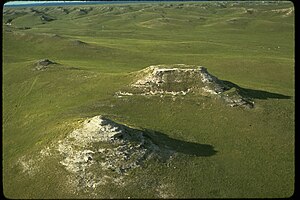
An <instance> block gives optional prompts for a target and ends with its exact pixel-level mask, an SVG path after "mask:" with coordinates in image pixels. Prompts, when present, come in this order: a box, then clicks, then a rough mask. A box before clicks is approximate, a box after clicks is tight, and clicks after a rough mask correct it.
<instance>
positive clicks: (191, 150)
mask: <svg viewBox="0 0 300 200" xmlns="http://www.w3.org/2000/svg"><path fill="white" fill-rule="evenodd" d="M144 131H145V132H146V133H147V134H145V136H146V137H149V138H150V139H151V140H152V142H153V143H155V144H156V145H158V146H160V147H166V146H167V147H169V148H170V149H171V150H174V151H175V152H178V153H182V154H186V155H191V156H205V157H207V156H213V155H215V154H216V153H217V151H216V150H214V147H213V146H212V145H209V144H199V143H195V142H187V141H183V140H178V139H174V138H170V137H169V136H168V135H166V134H164V133H161V132H158V131H153V130H144Z"/></svg>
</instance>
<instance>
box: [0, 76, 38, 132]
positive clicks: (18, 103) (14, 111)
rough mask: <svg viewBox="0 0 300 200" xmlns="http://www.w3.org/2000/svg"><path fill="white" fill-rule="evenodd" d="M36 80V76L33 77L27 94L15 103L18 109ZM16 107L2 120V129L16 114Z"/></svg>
mask: <svg viewBox="0 0 300 200" xmlns="http://www.w3.org/2000/svg"><path fill="white" fill-rule="evenodd" d="M37 79H38V76H37V77H35V79H34V80H33V82H32V84H31V86H30V88H29V90H28V92H26V94H25V95H24V96H22V97H21V98H20V99H19V102H17V105H18V107H20V105H21V104H22V102H23V100H24V98H25V97H26V96H27V95H28V94H29V93H30V92H31V90H32V89H33V87H34V85H35V83H36V81H37ZM18 107H14V108H13V112H12V114H11V115H10V116H8V117H7V118H6V119H3V121H2V122H3V127H4V126H5V124H6V123H7V122H8V121H9V120H10V119H11V118H12V117H13V116H14V115H15V114H16V113H17V112H18Z"/></svg>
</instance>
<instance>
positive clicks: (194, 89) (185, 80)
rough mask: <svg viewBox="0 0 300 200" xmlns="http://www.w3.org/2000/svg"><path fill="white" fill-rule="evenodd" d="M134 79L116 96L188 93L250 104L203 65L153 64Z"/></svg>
mask: <svg viewBox="0 0 300 200" xmlns="http://www.w3.org/2000/svg"><path fill="white" fill-rule="evenodd" d="M137 77H138V79H137V80H136V81H135V82H134V83H132V84H131V85H130V88H129V89H128V91H126V92H124V91H118V92H117V93H116V96H118V97H125V96H132V95H143V96H153V95H159V96H161V97H163V96H165V95H171V96H185V95H187V94H189V93H194V94H200V95H205V96H214V97H218V98H221V99H222V100H223V101H224V102H225V103H226V104H228V105H229V106H232V107H235V106H242V107H249V108H251V107H253V102H252V101H250V99H248V98H246V97H244V96H242V95H241V93H240V90H238V89H236V88H235V89H232V88H233V86H231V85H228V84H226V83H225V82H226V81H225V82H224V81H222V80H219V79H218V78H217V77H215V76H213V75H212V74H210V73H209V72H208V70H207V68H205V67H202V66H198V67H196V66H191V65H184V64H177V65H172V66H166V65H157V66H150V67H148V68H146V69H144V70H141V71H139V72H138V74H137Z"/></svg>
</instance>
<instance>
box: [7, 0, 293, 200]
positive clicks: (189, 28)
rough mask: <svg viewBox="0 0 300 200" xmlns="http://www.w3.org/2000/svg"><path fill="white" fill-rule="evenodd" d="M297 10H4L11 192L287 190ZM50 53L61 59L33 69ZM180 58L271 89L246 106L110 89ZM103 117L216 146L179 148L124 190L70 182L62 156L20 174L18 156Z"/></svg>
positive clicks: (201, 6)
mask: <svg viewBox="0 0 300 200" xmlns="http://www.w3.org/2000/svg"><path fill="white" fill-rule="evenodd" d="M290 8H292V9H293V4H292V3H291V2H279V3H274V2H273V3H265V4H263V3H262V2H256V3H249V2H239V3H237V2H228V3H224V4H223V3H215V2H197V3H195V2H190V3H184V2H177V3H159V2H158V3H147V4H128V5H95V6H92V5H88V6H63V7H61V8H59V7H57V6H54V7H32V8H29V7H24V8H4V10H3V63H2V64H3V68H2V72H3V86H2V93H3V121H2V122H3V126H2V130H3V135H2V139H3V140H2V141H3V142H2V146H3V147H2V148H3V154H2V156H3V161H2V164H3V189H4V194H5V196H6V197H9V198H78V197H83V198H88V197H98V198H99V197H105V198H109V197H111V198H117V197H119V198H127V197H131V198H134V197H135V198H145V197H150V198H159V197H177V198H182V197H185V198H187V197H194V198H207V197H238V198H242V197H288V196H291V195H292V194H293V192H294V181H295V178H294V170H295V168H294V162H295V161H294V135H295V130H294V125H295V122H294V113H295V111H294V110H295V99H294V96H295V93H294V90H295V88H294V81H295V80H294V37H295V35H294V28H295V27H294V12H290V11H291V10H290ZM80 9H81V10H80ZM82 10H84V11H82ZM41 16H46V17H48V18H53V19H54V20H52V21H50V20H49V19H48V18H46V19H48V20H42V18H41ZM44 18H45V17H44ZM9 23H11V25H8V24H9ZM78 41H81V42H78ZM44 58H48V59H50V60H52V61H55V62H57V63H59V64H60V65H59V66H60V67H53V68H51V69H49V70H45V71H35V70H33V68H34V64H35V63H36V62H37V61H38V60H40V59H44ZM175 63H184V64H189V65H201V66H205V67H207V68H208V70H209V72H210V73H212V74H214V75H215V76H217V77H218V78H220V79H222V80H227V81H230V82H233V83H235V84H238V85H239V86H240V87H243V88H247V89H252V90H253V92H254V93H255V92H257V93H259V91H264V93H263V94H264V95H263V96H260V97H257V98H256V99H255V108H254V109H248V110H247V109H242V108H231V107H227V106H224V105H223V104H221V103H220V102H218V101H214V100H212V99H210V98H206V97H193V96H189V97H185V98H177V99H176V100H175V101H174V100H172V98H167V97H166V98H159V97H153V98H145V97H141V96H135V97H132V98H116V97H115V95H114V94H115V92H117V91H119V90H120V89H121V88H123V87H124V86H126V85H128V84H130V83H132V80H133V77H134V72H135V71H137V70H141V69H144V68H146V67H148V66H150V65H156V64H175ZM70 67H72V68H70ZM267 92H268V93H267ZM271 93H275V94H281V95H285V96H288V98H278V96H277V98H276V95H275V96H274V95H268V94H271ZM99 114H101V115H104V116H107V117H109V118H111V119H113V120H116V121H118V122H121V123H125V124H129V125H132V126H134V127H139V128H142V129H146V130H151V131H156V132H159V133H161V134H160V136H158V138H157V139H160V137H162V138H161V139H164V138H165V137H169V138H173V139H174V140H171V141H174V142H175V141H182V142H175V144H182V145H183V144H186V143H184V142H191V143H198V144H205V145H211V146H213V147H214V149H215V151H217V153H216V154H214V155H211V156H197V155H194V154H193V153H192V150H193V149H191V150H189V149H188V148H189V147H188V146H187V145H183V147H182V148H183V149H187V150H182V151H179V153H178V156H177V157H176V159H174V160H172V162H171V165H168V166H167V165H165V164H163V163H160V162H156V161H151V162H149V163H147V165H146V166H144V167H143V168H139V169H136V170H134V171H132V172H131V173H130V174H129V176H128V177H127V179H128V180H127V181H128V184H127V185H126V187H121V186H116V185H111V184H108V185H104V186H103V187H100V188H98V189H97V190H95V191H88V192H84V191H74V190H73V189H72V188H70V187H69V185H68V184H66V182H67V179H68V172H67V171H66V170H65V169H64V168H63V167H62V166H61V165H60V164H59V162H58V158H56V157H53V158H51V159H50V158H49V159H45V160H44V161H43V162H38V163H36V165H38V168H39V170H38V172H37V173H36V174H34V175H28V174H26V173H23V172H22V169H21V168H20V166H19V165H18V160H19V159H20V158H22V157H23V156H27V157H30V156H32V155H35V154H37V152H39V151H40V150H41V149H42V148H43V147H45V146H47V145H50V144H55V143H56V142H57V141H58V140H60V139H62V138H64V137H65V136H66V135H67V134H68V133H70V132H71V131H72V130H73V129H74V128H76V127H78V121H80V120H83V119H85V118H87V117H93V116H95V115H99ZM177 149H180V148H178V147H177ZM92 193H93V195H91V194H92Z"/></svg>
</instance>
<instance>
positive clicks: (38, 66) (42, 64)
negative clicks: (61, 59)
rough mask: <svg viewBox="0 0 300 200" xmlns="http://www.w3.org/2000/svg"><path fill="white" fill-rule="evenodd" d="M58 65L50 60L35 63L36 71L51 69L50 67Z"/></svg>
mask: <svg viewBox="0 0 300 200" xmlns="http://www.w3.org/2000/svg"><path fill="white" fill-rule="evenodd" d="M54 64H57V63H56V62H53V61H51V60H49V59H42V60H39V61H38V62H36V63H35V68H34V69H35V70H45V69H47V68H49V66H50V65H54Z"/></svg>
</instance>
